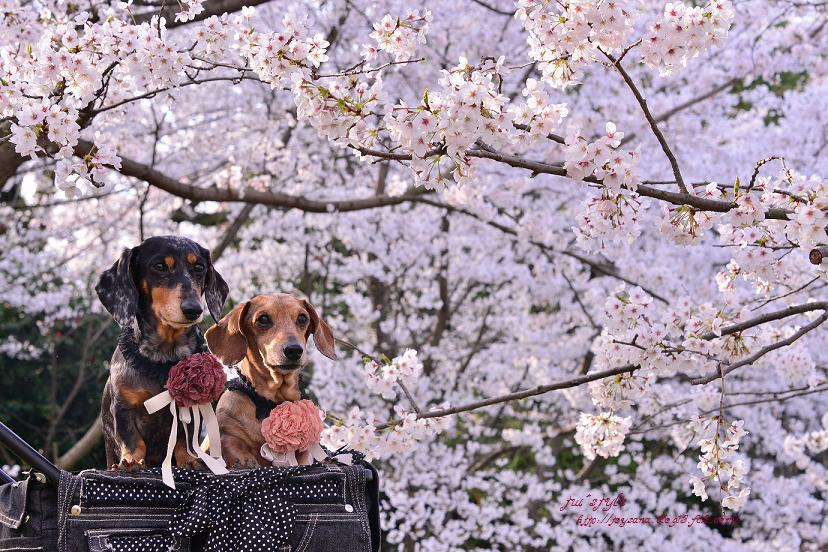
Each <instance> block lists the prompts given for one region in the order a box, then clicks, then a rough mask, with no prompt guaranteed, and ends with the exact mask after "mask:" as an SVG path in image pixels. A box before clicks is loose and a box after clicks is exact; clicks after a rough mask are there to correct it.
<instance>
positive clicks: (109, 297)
mask: <svg viewBox="0 0 828 552" xmlns="http://www.w3.org/2000/svg"><path fill="white" fill-rule="evenodd" d="M134 251H135V248H134V247H133V248H132V249H124V252H123V253H121V257H120V258H119V259H118V260H117V261H115V264H113V265H112V266H111V267H110V268H109V269H107V270H105V271H104V272H103V274H101V276H100V278H98V283H97V284H95V291H97V292H98V299H100V300H101V303H102V304H103V306H104V308H106V310H107V311H109V314H111V315H112V318H114V319H115V322H117V323H118V325H119V326H121V327H122V328H123V327H127V326H130V325H132V320H133V319H134V318H135V314H136V313H137V312H138V288H137V287H135V280H134V279H133V277H132V258H133V253H134Z"/></svg>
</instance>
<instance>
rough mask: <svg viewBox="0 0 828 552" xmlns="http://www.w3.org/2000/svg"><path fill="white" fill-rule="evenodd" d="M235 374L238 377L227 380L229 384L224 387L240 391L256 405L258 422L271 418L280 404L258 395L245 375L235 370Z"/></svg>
mask: <svg viewBox="0 0 828 552" xmlns="http://www.w3.org/2000/svg"><path fill="white" fill-rule="evenodd" d="M235 372H236V375H237V376H238V377H235V378H233V379H229V380H227V384H225V386H224V387H225V389H227V390H228V391H238V392H239V393H243V394H245V395H247V398H248V399H250V400H251V401H253V404H255V405H256V419H257V420H264V419H265V418H267V417H268V416H270V411H271V410H273V409H274V408H276V407H277V406H278V405H279V403H277V402H276V401H271V400H270V399H266V398H264V397H262V396H261V395H259V394H258V393H256V390H255V389H254V388H253V384H252V383H250V380H249V379H247V378H246V377H245V376H244V374H242V373H241V372H239V370H238V369H235Z"/></svg>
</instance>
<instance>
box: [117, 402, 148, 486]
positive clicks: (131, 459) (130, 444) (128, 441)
mask: <svg viewBox="0 0 828 552" xmlns="http://www.w3.org/2000/svg"><path fill="white" fill-rule="evenodd" d="M112 410H113V413H112V414H113V419H114V422H115V424H114V425H115V427H114V430H115V431H114V434H115V441H116V445H117V451H118V456H119V461H118V463H117V464H114V465H112V466H110V469H118V470H125V471H134V470H140V469H144V468H145V467H146V456H147V445H146V443H145V442H144V438H143V437H142V436H141V434H140V433H139V432H138V428H137V427H136V424H135V417H136V413H135V411H134V410H133V408H132V407H131V406H130V405H129V404H128V403H127V402H126V401H125V400H124V399H123V397H121V396H120V395H117V396H116V397H115V400H114V401H112Z"/></svg>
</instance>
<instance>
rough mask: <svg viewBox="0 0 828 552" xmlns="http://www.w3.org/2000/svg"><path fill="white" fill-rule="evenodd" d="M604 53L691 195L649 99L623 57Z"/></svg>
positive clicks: (677, 176) (679, 181) (677, 178)
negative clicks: (654, 115)
mask: <svg viewBox="0 0 828 552" xmlns="http://www.w3.org/2000/svg"><path fill="white" fill-rule="evenodd" d="M599 49H600V48H599ZM601 51H602V52H603V54H604V55H605V56H606V57H607V59H609V60H610V61H611V62H612V64H613V65H615V68H616V69H618V72H619V73H620V74H621V78H623V79H624V82H625V83H627V86H628V87H629V89H630V90H631V91H632V93H633V96H635V99H636V101H638V105H640V106H641V111H643V112H644V117H645V118H646V119H647V122H648V123H650V128H651V129H652V131H653V134H654V135H655V137H656V139H657V140H658V143H659V144H661V149H662V150H663V151H664V155H666V156H667V159H668V160H669V161H670V166H671V167H672V168H673V176H674V177H675V178H676V184H677V185H678V187H679V189H680V190H681V191H682V192H683V193H685V194H687V195H690V192H689V191H688V190H687V186H685V185H684V178H683V177H682V176H681V171H680V170H679V166H678V161H676V156H675V155H673V152H672V150H671V149H670V146H669V145H668V144H667V140H666V139H665V138H664V135H663V134H662V133H661V129H659V128H658V123H657V122H656V120H655V118H653V114H652V113H650V108H649V107H647V100H645V99H644V96H642V95H641V92H640V91H639V90H638V87H637V86H636V85H635V82H633V80H632V77H630V75H629V73H627V71H626V70H625V69H624V66H623V65H621V59H620V58H619V59H615V57H613V56H612V54H610V53H608V52H604V51H603V50H601Z"/></svg>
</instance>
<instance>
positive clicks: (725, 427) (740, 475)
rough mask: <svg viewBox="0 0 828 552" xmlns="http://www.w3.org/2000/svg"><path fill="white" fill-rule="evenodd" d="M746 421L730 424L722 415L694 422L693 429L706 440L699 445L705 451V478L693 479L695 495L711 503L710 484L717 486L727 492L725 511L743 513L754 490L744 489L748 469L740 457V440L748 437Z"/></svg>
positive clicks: (702, 463) (702, 466)
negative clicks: (738, 456) (738, 452)
mask: <svg viewBox="0 0 828 552" xmlns="http://www.w3.org/2000/svg"><path fill="white" fill-rule="evenodd" d="M743 425H744V421H742V420H735V421H732V422H728V421H727V420H725V419H723V418H722V417H721V416H713V417H710V418H704V417H699V418H696V419H694V420H692V421H691V423H690V428H691V429H692V430H693V431H694V432H695V433H697V434H698V435H704V436H705V438H704V439H702V440H700V441H699V442H698V445H699V448H700V450H701V455H700V456H699V463H698V468H699V470H701V477H697V476H693V477H691V478H690V483H691V484H692V485H693V494H694V495H696V496H698V497H699V498H701V499H702V501H705V500H707V498H708V496H707V484H708V483H710V482H713V483H716V484H717V485H718V487H719V489H720V490H721V491H722V493H723V497H722V499H721V503H722V508H727V509H730V510H734V511H737V512H738V511H739V510H741V509H742V508H744V506H745V502H746V501H747V497H748V495H750V488H749V487H745V486H744V477H745V474H746V473H747V470H748V467H747V465H746V464H745V461H744V460H742V459H741V458H736V451H737V450H738V449H739V441H740V440H741V439H742V437H744V436H745V435H747V431H745V430H744V429H743V428H742V426H743Z"/></svg>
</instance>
